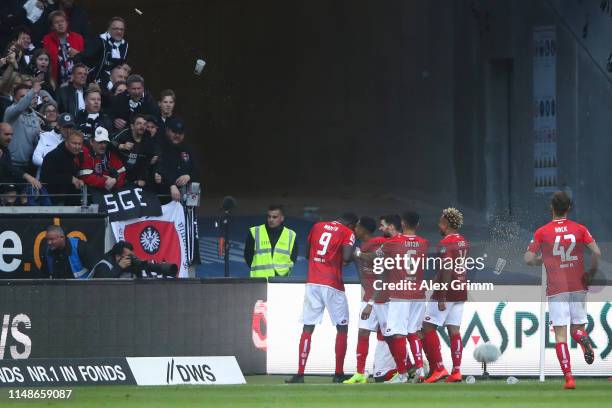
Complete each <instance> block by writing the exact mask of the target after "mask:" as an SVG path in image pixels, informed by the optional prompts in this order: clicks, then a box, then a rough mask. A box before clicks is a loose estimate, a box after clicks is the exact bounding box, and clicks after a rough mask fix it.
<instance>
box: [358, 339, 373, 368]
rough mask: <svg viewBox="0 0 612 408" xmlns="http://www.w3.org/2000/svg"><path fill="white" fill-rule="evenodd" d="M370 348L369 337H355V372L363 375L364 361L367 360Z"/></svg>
mask: <svg viewBox="0 0 612 408" xmlns="http://www.w3.org/2000/svg"><path fill="white" fill-rule="evenodd" d="M369 347H370V336H369V335H368V336H358V337H357V372H358V373H359V374H364V373H365V365H366V359H367V358H368V348H369Z"/></svg>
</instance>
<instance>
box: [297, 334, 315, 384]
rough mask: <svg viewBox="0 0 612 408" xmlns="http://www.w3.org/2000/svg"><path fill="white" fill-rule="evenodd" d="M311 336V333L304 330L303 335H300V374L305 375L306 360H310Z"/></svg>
mask: <svg viewBox="0 0 612 408" xmlns="http://www.w3.org/2000/svg"><path fill="white" fill-rule="evenodd" d="M311 336H312V334H311V333H307V332H302V337H300V349H299V350H298V375H304V369H305V368H306V361H308V354H309V353H310V337H311Z"/></svg>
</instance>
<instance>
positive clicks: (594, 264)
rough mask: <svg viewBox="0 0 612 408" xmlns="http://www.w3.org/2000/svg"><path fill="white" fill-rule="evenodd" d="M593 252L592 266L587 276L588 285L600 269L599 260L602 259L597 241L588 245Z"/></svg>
mask: <svg viewBox="0 0 612 408" xmlns="http://www.w3.org/2000/svg"><path fill="white" fill-rule="evenodd" d="M586 247H587V248H589V251H591V265H590V267H589V270H588V272H587V275H586V279H587V285H588V284H590V283H591V280H593V277H594V276H595V274H596V273H597V268H599V260H600V259H601V250H600V249H599V246H597V243H596V242H595V241H592V242H590V243H588V244H587V245H586Z"/></svg>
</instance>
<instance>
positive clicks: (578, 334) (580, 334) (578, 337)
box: [572, 329, 589, 353]
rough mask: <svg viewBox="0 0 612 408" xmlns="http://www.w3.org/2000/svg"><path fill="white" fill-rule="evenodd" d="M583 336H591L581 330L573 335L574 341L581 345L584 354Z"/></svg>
mask: <svg viewBox="0 0 612 408" xmlns="http://www.w3.org/2000/svg"><path fill="white" fill-rule="evenodd" d="M582 336H586V337H588V336H589V335H588V334H587V333H586V331H584V330H580V329H578V330H576V331H575V332H573V333H572V339H574V341H575V342H576V343H578V344H579V345H580V348H581V349H582V352H583V353H584V346H583V345H582V343H581V342H580V339H581V338H582Z"/></svg>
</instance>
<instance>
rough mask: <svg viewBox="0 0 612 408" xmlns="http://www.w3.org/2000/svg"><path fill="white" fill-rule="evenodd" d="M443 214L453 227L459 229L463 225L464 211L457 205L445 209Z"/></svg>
mask: <svg viewBox="0 0 612 408" xmlns="http://www.w3.org/2000/svg"><path fill="white" fill-rule="evenodd" d="M442 216H443V217H444V218H445V219H446V221H448V224H449V225H450V227H451V228H452V229H455V230H458V229H460V228H461V227H462V226H463V213H462V212H461V211H459V210H458V209H456V208H455V207H448V208H445V209H443V210H442Z"/></svg>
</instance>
